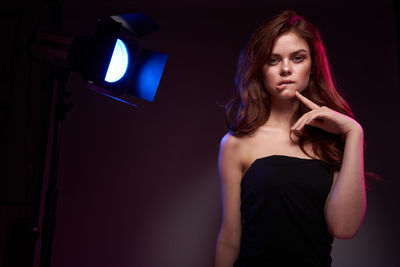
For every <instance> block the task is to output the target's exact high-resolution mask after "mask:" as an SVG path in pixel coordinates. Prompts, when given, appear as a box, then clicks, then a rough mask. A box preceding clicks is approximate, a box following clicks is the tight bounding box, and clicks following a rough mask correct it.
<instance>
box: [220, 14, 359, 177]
mask: <svg viewBox="0 0 400 267" xmlns="http://www.w3.org/2000/svg"><path fill="white" fill-rule="evenodd" d="M289 32H293V33H295V34H297V35H298V36H299V37H301V38H302V39H304V40H305V41H306V42H307V44H308V46H309V47H310V53H311V60H312V64H311V72H310V79H309V84H308V87H307V88H306V89H305V90H304V91H303V95H304V96H305V97H307V98H308V99H310V100H311V101H313V102H314V103H316V104H317V105H319V106H327V107H329V108H330V109H332V110H335V111H337V112H340V113H342V114H345V115H347V116H349V117H351V118H353V119H354V118H355V116H354V114H353V113H352V111H351V109H350V107H349V105H348V103H347V102H346V101H345V100H344V99H343V97H341V95H340V94H339V92H338V90H337V88H336V86H335V82H334V80H333V78H332V75H331V71H330V67H329V64H328V59H327V57H326V52H325V48H324V45H323V43H322V40H321V37H320V34H319V33H318V30H317V29H316V28H315V27H314V26H313V25H312V24H311V23H310V22H308V21H307V20H305V19H304V18H303V17H302V16H299V15H298V14H296V13H295V12H294V11H288V10H286V11H283V12H281V13H280V14H278V15H276V16H275V17H273V18H272V19H270V20H268V21H267V22H265V23H263V24H262V25H260V26H259V27H258V28H257V29H256V30H255V31H254V32H253V34H252V35H251V36H250V39H249V40H248V41H247V43H246V44H245V46H244V47H243V48H242V50H241V52H240V56H239V60H238V63H237V72H236V76H235V89H234V93H233V97H232V98H231V99H230V100H229V101H228V102H227V103H226V105H225V112H226V113H225V120H226V123H227V125H228V128H229V130H230V132H231V134H233V135H234V136H244V135H252V134H253V133H254V132H255V131H256V130H257V128H258V127H260V126H261V125H263V124H264V123H265V122H266V121H267V120H268V118H269V114H270V111H271V104H270V97H269V94H268V93H267V91H266V90H265V88H264V85H263V82H262V73H261V68H262V66H263V65H264V64H265V63H266V62H267V60H268V58H269V56H270V54H271V52H272V48H273V44H274V42H275V40H276V39H277V38H278V37H279V36H281V35H283V34H285V33H289ZM307 111H309V109H308V108H307V107H306V106H305V105H304V104H303V103H301V102H300V105H299V108H298V110H297V112H295V114H294V115H293V117H292V119H291V125H293V124H294V122H295V121H296V120H297V119H298V118H300V117H301V116H302V115H303V114H304V113H306V112H307ZM303 129H304V130H303V131H302V133H297V132H295V134H296V135H297V136H298V144H299V146H300V148H301V150H302V151H303V152H304V153H305V154H306V155H308V156H310V157H312V156H311V155H309V154H308V153H307V151H306V150H305V149H304V147H305V145H307V144H310V143H311V145H312V149H313V152H314V153H315V154H316V155H317V156H318V157H319V158H320V159H321V160H322V161H324V162H326V163H328V164H329V165H331V166H332V167H333V169H334V170H339V169H340V166H341V163H342V159H343V152H344V144H345V138H344V135H337V134H332V133H329V132H326V131H324V130H322V129H320V128H317V127H312V126H308V125H306V127H304V128H303ZM290 138H291V136H290ZM291 139H292V138H291Z"/></svg>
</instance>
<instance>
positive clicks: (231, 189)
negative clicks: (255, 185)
mask: <svg viewBox="0 0 400 267" xmlns="http://www.w3.org/2000/svg"><path fill="white" fill-rule="evenodd" d="M238 146H239V144H238V139H237V137H234V136H232V135H230V134H227V135H225V136H224V137H223V138H222V140H221V144H220V151H219V156H218V171H219V177H220V184H221V201H222V218H221V227H220V231H219V234H218V238H217V242H216V248H215V262H214V267H232V266H233V264H234V262H235V260H236V259H237V258H238V255H239V249H240V237H241V215H240V181H241V176H242V169H241V161H240V158H239V153H238Z"/></svg>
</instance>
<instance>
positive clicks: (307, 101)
mask: <svg viewBox="0 0 400 267" xmlns="http://www.w3.org/2000/svg"><path fill="white" fill-rule="evenodd" d="M296 96H297V98H298V99H300V101H301V102H303V103H304V104H305V105H306V106H307V107H308V108H310V109H312V110H315V109H317V108H319V106H318V105H317V104H315V103H314V102H312V101H311V100H310V99H308V98H306V97H305V96H303V95H302V94H300V93H299V91H296Z"/></svg>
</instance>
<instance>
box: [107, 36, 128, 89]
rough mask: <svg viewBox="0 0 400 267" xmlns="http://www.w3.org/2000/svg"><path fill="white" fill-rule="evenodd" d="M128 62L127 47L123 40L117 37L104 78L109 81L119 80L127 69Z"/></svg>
mask: <svg viewBox="0 0 400 267" xmlns="http://www.w3.org/2000/svg"><path fill="white" fill-rule="evenodd" d="M128 63H129V60H128V49H127V48H126V45H125V44H124V42H122V41H121V40H120V39H117V42H116V43H115V47H114V52H113V54H112V57H111V60H110V65H109V66H108V69H107V74H106V78H105V79H104V80H105V81H106V82H109V83H114V82H117V81H119V80H120V79H121V78H122V77H123V76H124V75H125V73H126V70H127V69H128Z"/></svg>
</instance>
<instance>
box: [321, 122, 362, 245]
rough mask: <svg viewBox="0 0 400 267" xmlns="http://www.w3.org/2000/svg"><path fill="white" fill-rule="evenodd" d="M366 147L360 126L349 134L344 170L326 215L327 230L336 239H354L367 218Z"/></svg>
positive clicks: (344, 157) (333, 192)
mask: <svg viewBox="0 0 400 267" xmlns="http://www.w3.org/2000/svg"><path fill="white" fill-rule="evenodd" d="M363 144H364V133H363V130H362V128H361V126H359V127H355V128H353V129H351V130H350V131H349V132H348V133H347V135H346V143H345V149H344V155H343V162H342V166H341V168H340V171H339V174H338V177H337V180H336V183H335V185H334V188H333V189H332V193H331V195H330V198H329V200H328V203H327V208H326V215H325V216H326V221H327V226H328V229H329V230H330V231H331V233H332V234H333V235H334V236H335V237H337V238H341V239H348V238H352V237H353V236H354V235H355V234H356V233H357V232H358V229H359V227H360V225H361V222H362V220H363V218H364V214H365V210H366V206H367V201H366V193H365V181H364V156H363V155H364V152H363Z"/></svg>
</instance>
